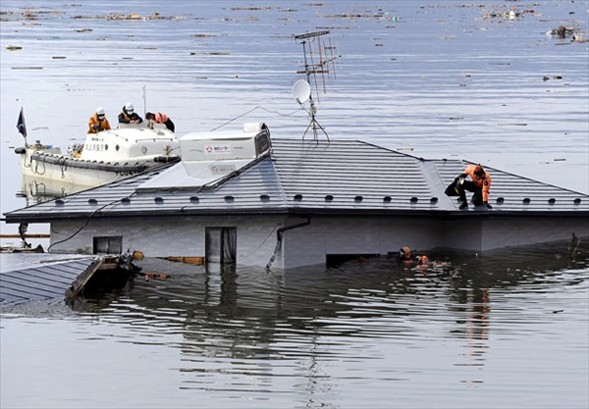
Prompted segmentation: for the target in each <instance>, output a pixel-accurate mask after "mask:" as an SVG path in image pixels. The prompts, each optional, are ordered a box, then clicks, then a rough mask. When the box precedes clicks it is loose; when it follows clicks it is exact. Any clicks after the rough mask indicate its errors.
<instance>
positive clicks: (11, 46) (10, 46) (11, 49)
mask: <svg viewBox="0 0 589 409" xmlns="http://www.w3.org/2000/svg"><path fill="white" fill-rule="evenodd" d="M6 49H7V50H8V51H16V50H22V47H21V46H20V45H7V46H6Z"/></svg>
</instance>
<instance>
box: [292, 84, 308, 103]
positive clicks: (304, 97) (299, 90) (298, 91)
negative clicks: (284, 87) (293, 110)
mask: <svg viewBox="0 0 589 409" xmlns="http://www.w3.org/2000/svg"><path fill="white" fill-rule="evenodd" d="M292 96H293V97H294V99H295V100H296V101H297V102H298V103H299V104H301V105H302V104H304V103H305V102H307V101H308V100H309V99H310V98H311V86H310V85H309V83H308V82H307V80H304V79H300V80H297V81H296V82H295V83H294V84H293V86H292Z"/></svg>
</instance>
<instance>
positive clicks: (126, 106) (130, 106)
mask: <svg viewBox="0 0 589 409" xmlns="http://www.w3.org/2000/svg"><path fill="white" fill-rule="evenodd" d="M125 111H135V107H134V106H133V104H132V103H130V102H127V103H126V104H125Z"/></svg>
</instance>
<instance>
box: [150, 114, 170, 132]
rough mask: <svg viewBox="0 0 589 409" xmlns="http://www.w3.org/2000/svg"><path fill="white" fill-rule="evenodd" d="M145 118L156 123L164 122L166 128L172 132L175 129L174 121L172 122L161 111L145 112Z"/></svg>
mask: <svg viewBox="0 0 589 409" xmlns="http://www.w3.org/2000/svg"><path fill="white" fill-rule="evenodd" d="M145 119H147V120H148V121H153V122H155V123H156V124H164V125H166V128H168V129H169V130H170V131H172V132H174V130H175V129H176V127H175V126H174V122H172V120H171V119H170V117H169V116H167V115H166V114H163V113H161V112H156V113H155V114H154V113H152V112H148V113H146V114H145Z"/></svg>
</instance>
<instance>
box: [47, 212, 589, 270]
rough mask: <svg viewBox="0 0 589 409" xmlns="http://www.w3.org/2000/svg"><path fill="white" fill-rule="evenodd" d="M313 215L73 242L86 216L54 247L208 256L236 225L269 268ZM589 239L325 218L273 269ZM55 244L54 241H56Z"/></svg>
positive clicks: (157, 228) (525, 227)
mask: <svg viewBox="0 0 589 409" xmlns="http://www.w3.org/2000/svg"><path fill="white" fill-rule="evenodd" d="M306 221H307V219H306V218H299V217H290V218H285V217H283V216H263V217H261V216H260V217H256V216H248V217H243V216H224V217H223V216H214V217H213V216H205V217H203V216H199V217H196V216H184V217H177V216H175V217H158V218H149V217H134V218H125V219H95V220H92V221H91V222H90V223H89V224H88V225H86V226H85V227H83V228H82V229H81V230H80V232H79V233H78V234H76V235H75V237H73V238H72V239H70V240H67V241H64V242H63V243H59V242H60V241H61V240H64V239H66V238H68V237H70V236H71V235H72V234H73V233H74V232H75V231H77V230H79V229H80V228H81V227H82V226H84V224H85V223H86V222H85V221H54V222H53V223H52V224H51V243H52V246H51V251H55V252H78V253H84V254H91V253H92V245H93V238H94V237H96V236H122V237H123V251H126V250H127V249H128V250H131V251H134V250H140V251H142V252H143V253H144V254H145V256H147V257H169V256H181V257H204V256H205V228H206V227H235V228H236V230H237V263H238V264H239V265H244V266H260V267H264V266H266V265H267V264H268V263H269V262H270V260H271V258H272V257H273V255H274V251H275V248H276V243H277V231H278V229H280V228H282V227H285V226H287V227H288V226H297V225H299V224H303V223H305V222H306ZM573 233H575V234H576V235H577V236H578V237H589V221H587V220H585V219H583V218H581V217H579V218H558V217H526V216H518V217H505V216H502V217H493V216H492V215H489V216H485V217H452V218H443V219H442V218H432V217H419V216H411V217H398V216H394V217H387V218H384V217H353V218H352V217H333V216H331V217H319V216H315V217H312V218H311V219H310V223H309V224H308V225H304V226H298V227H295V228H290V229H286V230H284V232H283V233H282V246H281V247H280V251H279V252H278V253H277V254H276V257H275V258H274V260H273V261H272V265H271V266H272V268H294V267H300V266H308V265H323V264H325V262H326V255H344V254H352V255H361V254H381V255H384V254H387V253H389V252H393V253H395V254H396V253H397V252H398V250H399V248H401V247H402V246H405V245H407V246H409V247H411V248H412V249H416V250H428V249H432V248H436V247H449V248H456V249H465V250H473V251H485V250H492V249H497V248H502V247H507V246H520V245H529V244H535V243H542V242H550V241H556V240H567V239H570V238H571V237H572V234H573ZM54 243H55V244H54Z"/></svg>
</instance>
